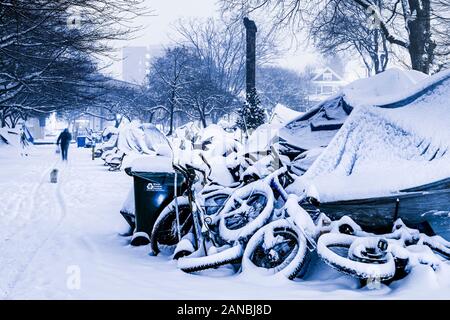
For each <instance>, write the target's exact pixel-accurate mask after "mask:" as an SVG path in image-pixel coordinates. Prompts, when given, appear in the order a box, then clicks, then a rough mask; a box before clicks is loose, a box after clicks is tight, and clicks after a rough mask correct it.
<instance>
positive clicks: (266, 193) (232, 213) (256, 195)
mask: <svg viewBox="0 0 450 320" xmlns="http://www.w3.org/2000/svg"><path fill="white" fill-rule="evenodd" d="M273 208H274V195H273V191H272V189H271V188H270V186H269V185H268V184H267V183H266V182H265V181H262V180H260V181H256V182H254V183H251V184H249V185H246V186H244V187H242V188H240V189H238V190H236V191H235V192H234V193H233V194H232V196H231V198H230V199H229V200H228V201H227V202H226V203H225V206H224V208H223V209H222V211H221V212H220V221H219V232H220V236H221V237H222V238H223V239H224V240H225V241H229V242H234V241H236V240H239V239H245V238H249V237H250V236H251V235H252V234H254V233H255V231H256V230H258V229H259V228H261V227H262V226H263V225H265V224H266V223H267V221H269V219H270V217H271V216H272V211H273Z"/></svg>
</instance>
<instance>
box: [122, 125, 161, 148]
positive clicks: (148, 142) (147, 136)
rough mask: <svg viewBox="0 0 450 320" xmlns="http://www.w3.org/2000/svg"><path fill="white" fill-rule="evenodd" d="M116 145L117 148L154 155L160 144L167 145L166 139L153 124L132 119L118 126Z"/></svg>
mask: <svg viewBox="0 0 450 320" xmlns="http://www.w3.org/2000/svg"><path fill="white" fill-rule="evenodd" d="M119 129H120V130H119V138H118V142H117V147H118V148H119V150H121V151H123V152H125V153H126V154H127V155H128V154H130V153H139V154H147V155H155V151H156V150H157V149H158V148H160V147H161V145H163V146H164V145H168V141H167V139H166V137H165V136H164V134H162V133H161V132H160V131H159V130H158V129H157V128H156V127H155V126H154V125H152V124H149V123H146V124H141V123H139V122H138V121H132V122H131V123H129V124H125V125H122V126H121V127H120V128H119Z"/></svg>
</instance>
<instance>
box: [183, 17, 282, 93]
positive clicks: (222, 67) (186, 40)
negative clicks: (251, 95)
mask: <svg viewBox="0 0 450 320" xmlns="http://www.w3.org/2000/svg"><path fill="white" fill-rule="evenodd" d="M176 30H177V31H178V34H179V36H180V40H179V42H180V43H181V44H184V45H187V46H189V47H192V48H193V50H194V51H193V52H194V54H195V55H196V56H197V57H198V58H200V59H202V61H203V62H204V64H206V66H207V68H208V72H209V73H210V74H211V77H212V78H214V79H216V80H217V85H218V86H219V87H220V88H222V89H223V90H227V91H230V93H231V94H233V95H236V96H237V95H239V94H241V92H242V91H243V89H244V85H245V30H244V26H243V25H242V23H239V24H238V23H232V22H231V21H225V20H222V19H213V18H209V19H206V20H199V19H190V20H179V21H178V22H177V24H176ZM257 37H258V38H257V48H256V55H257V59H256V60H257V64H258V66H263V65H265V64H266V63H268V62H270V61H273V60H274V59H276V57H277V54H278V53H279V52H278V49H277V45H276V39H275V37H274V35H273V34H271V33H268V32H265V31H264V29H263V28H261V29H260V30H259V31H258V34H257Z"/></svg>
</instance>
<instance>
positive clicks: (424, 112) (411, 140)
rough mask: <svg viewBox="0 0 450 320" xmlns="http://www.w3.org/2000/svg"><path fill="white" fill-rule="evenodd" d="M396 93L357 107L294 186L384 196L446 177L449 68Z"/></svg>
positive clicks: (333, 194) (321, 193) (341, 196)
mask: <svg viewBox="0 0 450 320" xmlns="http://www.w3.org/2000/svg"><path fill="white" fill-rule="evenodd" d="M397 97H399V94H396V96H395V97H382V98H380V99H381V100H383V101H384V102H387V104H384V105H379V106H360V107H358V108H355V110H354V111H353V112H352V114H351V115H350V116H349V118H348V119H347V121H346V122H345V124H344V125H343V127H342V128H341V129H340V131H339V132H338V133H337V134H336V136H335V137H334V138H333V140H332V141H331V142H330V144H329V145H328V147H327V148H326V149H325V151H324V152H323V153H322V154H321V155H320V156H319V157H318V159H317V160H316V161H315V162H314V163H313V164H312V166H311V167H310V168H309V170H308V171H307V172H306V173H305V174H304V176H302V177H300V178H298V180H297V182H296V183H295V186H293V187H292V188H293V189H295V191H296V192H299V191H301V190H302V189H303V190H305V189H306V190H309V191H308V192H309V193H314V194H315V196H316V197H319V198H320V201H321V202H330V201H337V200H349V199H362V198H366V197H376V196H385V195H389V194H391V193H393V192H397V191H399V190H402V189H406V188H410V187H414V186H418V185H423V184H427V183H430V182H433V181H438V180H441V179H445V178H448V177H450V71H447V72H442V73H439V74H436V75H435V76H433V77H430V78H429V79H427V80H426V81H423V82H421V83H419V84H418V85H416V86H415V87H414V88H411V89H410V90H408V91H407V92H406V93H403V94H402V96H400V97H401V99H400V100H397V101H394V98H397ZM354 101H355V100H354ZM371 101H372V102H373V103H375V102H376V101H375V100H371Z"/></svg>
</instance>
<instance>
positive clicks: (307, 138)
mask: <svg viewBox="0 0 450 320" xmlns="http://www.w3.org/2000/svg"><path fill="white" fill-rule="evenodd" d="M426 77H427V75H425V74H423V73H420V72H417V71H403V70H399V69H389V70H387V71H385V72H383V73H380V74H378V75H375V76H373V77H370V78H367V79H361V80H357V81H354V82H352V83H350V84H349V85H347V86H345V87H344V88H343V89H341V91H339V92H338V93H337V94H335V95H334V96H332V97H330V98H329V99H328V100H326V101H323V102H321V103H320V104H318V105H317V106H315V107H313V108H312V109H311V110H309V111H308V112H306V113H305V114H303V115H301V116H299V117H297V118H296V119H294V120H292V121H291V122H289V123H287V124H286V125H285V126H284V128H282V129H280V133H279V137H280V142H281V144H282V145H283V146H284V147H285V150H284V152H285V153H288V154H289V153H290V152H292V153H293V154H299V153H301V152H304V151H306V150H310V149H313V148H319V147H326V146H327V145H328V144H329V143H330V141H331V139H332V138H333V137H334V136H335V134H336V133H337V132H338V130H339V129H340V128H341V127H342V125H343V124H344V122H345V120H346V119H347V117H348V116H349V114H350V113H351V112H352V110H353V109H356V108H359V107H363V106H372V105H382V104H384V103H385V102H386V97H388V98H390V99H392V98H393V97H396V96H398V95H399V94H401V93H402V92H404V91H405V90H408V89H409V88H411V87H412V86H414V85H416V84H417V83H419V82H420V81H422V80H424V79H425V78H426Z"/></svg>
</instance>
